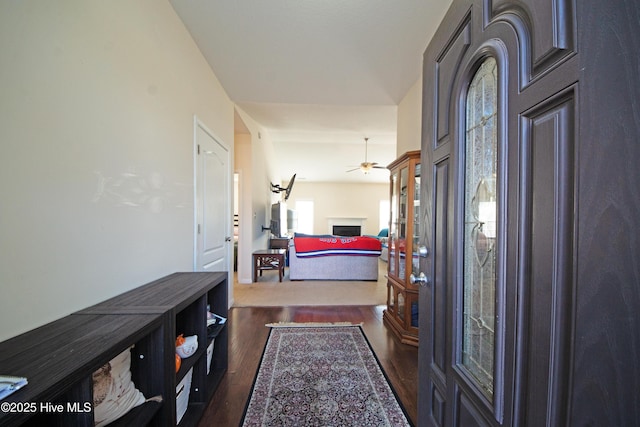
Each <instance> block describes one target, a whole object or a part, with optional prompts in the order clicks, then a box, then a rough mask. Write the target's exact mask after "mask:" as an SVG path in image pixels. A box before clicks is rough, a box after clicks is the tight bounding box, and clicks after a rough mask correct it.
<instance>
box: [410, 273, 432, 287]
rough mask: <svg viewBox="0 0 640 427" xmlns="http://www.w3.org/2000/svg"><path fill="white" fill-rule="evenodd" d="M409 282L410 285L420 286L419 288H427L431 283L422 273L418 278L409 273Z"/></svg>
mask: <svg viewBox="0 0 640 427" xmlns="http://www.w3.org/2000/svg"><path fill="white" fill-rule="evenodd" d="M409 282H411V284H412V285H415V284H416V283H418V284H420V286H427V285H428V284H429V283H431V282H430V281H429V278H428V277H427V276H426V275H425V274H424V273H420V274H418V277H416V276H415V274H413V273H411V275H410V276H409Z"/></svg>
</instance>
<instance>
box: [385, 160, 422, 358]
mask: <svg viewBox="0 0 640 427" xmlns="http://www.w3.org/2000/svg"><path fill="white" fill-rule="evenodd" d="M387 168H388V169H389V170H390V172H391V176H390V184H391V185H390V186H391V188H390V198H391V203H390V205H391V215H390V221H389V240H388V245H389V263H388V281H387V309H386V310H385V311H384V314H383V319H384V322H385V324H386V325H387V326H389V327H390V328H391V330H392V331H393V332H395V334H396V335H397V336H398V337H399V338H400V340H401V341H402V342H403V343H405V344H411V345H415V346H417V345H418V285H417V284H416V285H414V284H411V283H410V281H409V276H410V275H411V273H414V274H415V275H418V274H419V273H418V271H419V255H418V236H419V232H420V225H421V224H420V150H416V151H408V152H407V153H405V154H403V155H402V156H400V157H399V158H398V159H396V160H395V161H393V162H392V163H391V164H390V165H389V166H387Z"/></svg>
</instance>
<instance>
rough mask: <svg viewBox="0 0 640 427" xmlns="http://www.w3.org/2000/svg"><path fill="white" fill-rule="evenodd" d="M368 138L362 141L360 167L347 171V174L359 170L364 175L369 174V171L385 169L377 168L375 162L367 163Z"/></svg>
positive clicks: (382, 167)
mask: <svg viewBox="0 0 640 427" xmlns="http://www.w3.org/2000/svg"><path fill="white" fill-rule="evenodd" d="M368 142H369V138H365V139H364V162H362V163H360V166H358V167H357V168H354V169H349V170H348V171H347V172H353V171H357V170H358V169H360V170H361V171H362V173H364V174H365V175H366V174H368V173H369V172H371V169H386V167H384V166H378V164H377V163H376V162H369V161H367V149H368Z"/></svg>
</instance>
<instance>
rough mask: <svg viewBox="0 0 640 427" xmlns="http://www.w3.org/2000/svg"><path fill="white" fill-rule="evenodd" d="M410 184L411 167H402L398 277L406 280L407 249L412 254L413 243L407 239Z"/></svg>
mask: <svg viewBox="0 0 640 427" xmlns="http://www.w3.org/2000/svg"><path fill="white" fill-rule="evenodd" d="M408 184H409V168H408V167H405V168H402V169H400V188H399V189H398V193H399V194H398V195H399V200H398V261H399V265H398V277H399V278H400V279H401V280H406V276H407V250H408V251H409V252H408V253H409V254H411V243H410V242H408V241H407V215H408V214H409V212H407V210H408V208H409V206H408V201H409V195H408V194H407V191H408V190H409V189H408ZM407 246H409V247H407Z"/></svg>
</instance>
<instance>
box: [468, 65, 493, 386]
mask: <svg viewBox="0 0 640 427" xmlns="http://www.w3.org/2000/svg"><path fill="white" fill-rule="evenodd" d="M497 68H498V67H497V63H496V61H495V59H494V58H487V59H486V60H484V62H483V63H482V65H481V66H480V68H479V69H478V71H477V72H476V74H475V76H474V78H473V81H472V82H471V85H470V86H469V91H468V92H467V100H466V119H467V122H466V142H465V165H464V172H465V183H464V185H465V198H464V245H463V248H464V249H463V250H464V266H463V269H464V275H463V277H464V279H463V280H464V282H463V295H464V296H463V298H464V299H463V325H462V328H463V342H462V365H463V366H464V367H465V369H466V370H467V371H468V372H469V373H470V374H471V376H472V377H473V378H474V379H475V381H476V382H477V383H478V384H479V385H480V387H481V388H482V390H483V391H484V393H485V394H486V395H487V396H489V397H491V396H492V395H493V379H494V349H495V323H496V322H495V308H496V307H495V306H496V302H495V301H496V300H495V295H496V284H497V277H496V237H497V235H496V230H497V228H498V224H497V223H496V212H497V204H496V199H497V197H496V196H497V193H496V191H497V167H498V137H497V126H496V121H497V103H498V101H497V95H498V94H497V91H498V89H497V72H498V70H497Z"/></svg>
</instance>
